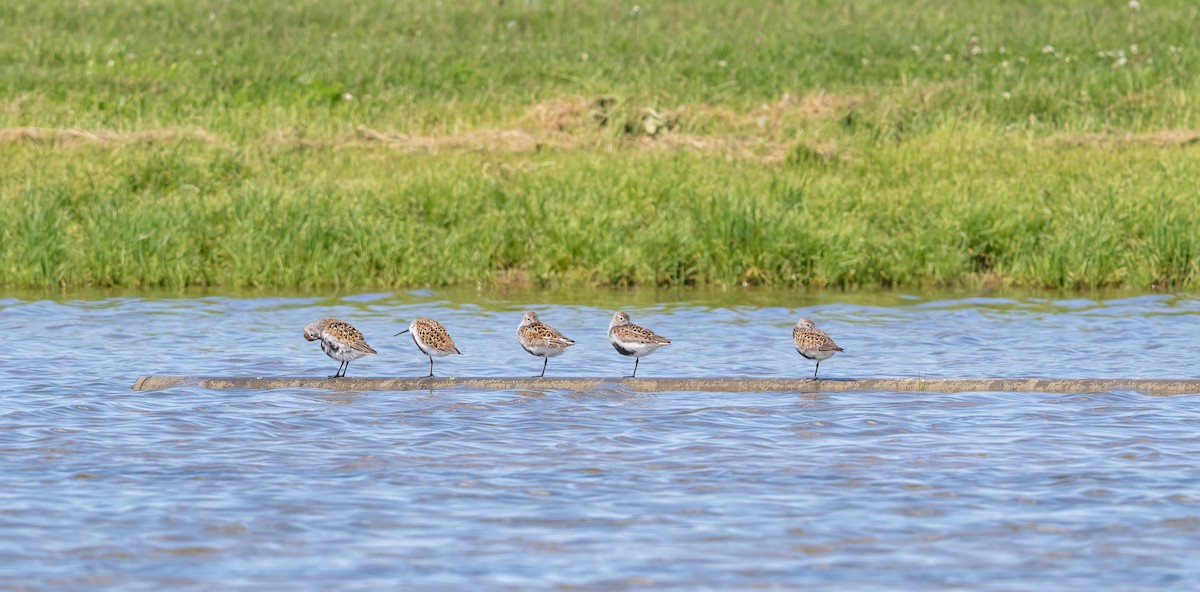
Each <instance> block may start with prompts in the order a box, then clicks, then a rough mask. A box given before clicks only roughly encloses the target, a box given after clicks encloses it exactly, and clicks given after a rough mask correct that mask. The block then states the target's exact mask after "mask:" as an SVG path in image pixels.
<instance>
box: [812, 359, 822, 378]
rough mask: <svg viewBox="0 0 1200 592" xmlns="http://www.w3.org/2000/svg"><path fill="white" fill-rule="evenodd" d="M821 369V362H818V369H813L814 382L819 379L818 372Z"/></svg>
mask: <svg viewBox="0 0 1200 592" xmlns="http://www.w3.org/2000/svg"><path fill="white" fill-rule="evenodd" d="M820 369H821V360H817V367H816V368H813V380H816V379H817V370H820Z"/></svg>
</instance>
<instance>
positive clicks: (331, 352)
mask: <svg viewBox="0 0 1200 592" xmlns="http://www.w3.org/2000/svg"><path fill="white" fill-rule="evenodd" d="M321 350H322V351H324V352H325V355H327V356H329V357H331V358H333V359H335V360H337V361H339V362H353V361H354V360H357V359H359V358H361V357H363V356H365V355H367V352H364V351H359V350H357V349H354V348H352V347H342V345H341V344H339V343H337V342H335V341H330V340H328V339H322V340H321Z"/></svg>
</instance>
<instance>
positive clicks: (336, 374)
mask: <svg viewBox="0 0 1200 592" xmlns="http://www.w3.org/2000/svg"><path fill="white" fill-rule="evenodd" d="M345 364H346V362H342V363H340V364H338V369H337V372H334V373H333V376H330V378H341V377H342V366H343V365H345Z"/></svg>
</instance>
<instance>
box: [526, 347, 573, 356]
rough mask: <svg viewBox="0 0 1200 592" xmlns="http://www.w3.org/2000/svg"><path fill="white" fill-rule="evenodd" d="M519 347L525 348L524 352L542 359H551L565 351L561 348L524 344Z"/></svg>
mask: <svg viewBox="0 0 1200 592" xmlns="http://www.w3.org/2000/svg"><path fill="white" fill-rule="evenodd" d="M521 347H523V348H525V351H527V352H529V353H531V354H533V355H535V356H539V357H542V358H553V357H554V356H557V355H558V354H561V353H563V350H564V349H566V348H562V347H544V346H538V345H532V346H531V345H525V344H521Z"/></svg>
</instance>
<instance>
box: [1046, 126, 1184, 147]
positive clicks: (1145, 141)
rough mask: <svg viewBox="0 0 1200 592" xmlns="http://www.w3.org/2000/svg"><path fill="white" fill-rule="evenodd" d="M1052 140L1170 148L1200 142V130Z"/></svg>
mask: <svg viewBox="0 0 1200 592" xmlns="http://www.w3.org/2000/svg"><path fill="white" fill-rule="evenodd" d="M1054 140H1055V141H1057V142H1060V143H1063V144H1068V145H1071V146H1078V147H1081V148H1090V147H1121V146H1152V147H1157V148H1171V147H1175V146H1187V145H1189V144H1195V143H1196V142H1200V130H1162V131H1154V132H1146V133H1141V134H1132V133H1119V134H1064V135H1059V136H1055V138H1054Z"/></svg>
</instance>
